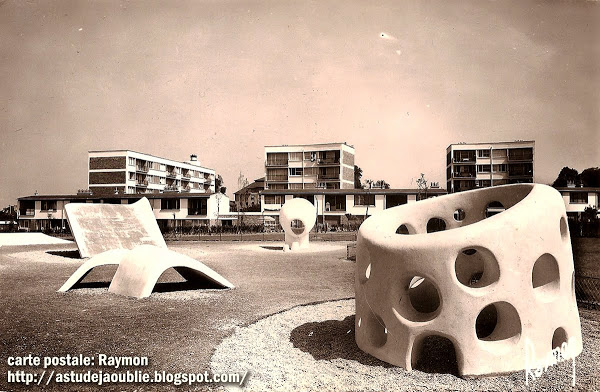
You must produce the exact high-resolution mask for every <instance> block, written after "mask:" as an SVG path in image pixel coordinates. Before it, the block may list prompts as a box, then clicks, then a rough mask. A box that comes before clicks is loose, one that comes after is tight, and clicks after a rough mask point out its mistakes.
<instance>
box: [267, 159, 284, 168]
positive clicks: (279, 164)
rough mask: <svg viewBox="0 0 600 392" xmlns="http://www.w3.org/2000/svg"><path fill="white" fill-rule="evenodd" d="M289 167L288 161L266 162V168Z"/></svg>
mask: <svg viewBox="0 0 600 392" xmlns="http://www.w3.org/2000/svg"><path fill="white" fill-rule="evenodd" d="M287 165H288V161H283V160H279V159H277V160H268V161H265V166H267V167H277V166H287Z"/></svg>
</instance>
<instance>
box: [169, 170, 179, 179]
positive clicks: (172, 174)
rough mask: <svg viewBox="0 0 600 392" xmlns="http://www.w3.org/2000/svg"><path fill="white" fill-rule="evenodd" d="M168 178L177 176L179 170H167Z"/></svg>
mask: <svg viewBox="0 0 600 392" xmlns="http://www.w3.org/2000/svg"><path fill="white" fill-rule="evenodd" d="M166 176H167V178H175V177H177V172H176V171H175V170H172V171H169V172H167V175H166Z"/></svg>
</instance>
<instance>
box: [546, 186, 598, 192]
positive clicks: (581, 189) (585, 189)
mask: <svg viewBox="0 0 600 392" xmlns="http://www.w3.org/2000/svg"><path fill="white" fill-rule="evenodd" d="M555 189H556V190H558V191H569V192H600V188H597V187H589V186H584V187H567V186H564V187H563V186H561V187H558V188H555Z"/></svg>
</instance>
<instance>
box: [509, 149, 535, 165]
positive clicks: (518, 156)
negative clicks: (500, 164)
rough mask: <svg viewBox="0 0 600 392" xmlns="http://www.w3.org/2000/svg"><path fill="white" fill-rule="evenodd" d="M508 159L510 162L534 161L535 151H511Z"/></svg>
mask: <svg viewBox="0 0 600 392" xmlns="http://www.w3.org/2000/svg"><path fill="white" fill-rule="evenodd" d="M508 160H509V161H510V162H515V161H533V152H519V151H515V152H513V151H509V153H508Z"/></svg>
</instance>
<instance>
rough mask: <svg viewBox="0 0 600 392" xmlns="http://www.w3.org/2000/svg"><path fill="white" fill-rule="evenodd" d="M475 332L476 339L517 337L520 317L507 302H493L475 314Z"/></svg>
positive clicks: (519, 330) (519, 328) (493, 339)
mask: <svg viewBox="0 0 600 392" xmlns="http://www.w3.org/2000/svg"><path fill="white" fill-rule="evenodd" d="M475 333H476V334H477V338H478V339H480V340H484V341H499V340H507V339H512V338H518V337H519V336H520V335H521V318H520V317H519V313H517V310H516V309H515V307H514V306H512V305H511V304H509V303H508V302H494V303H493V304H490V305H488V306H486V307H485V308H483V309H482V310H481V312H479V315H477V320H476V321H475Z"/></svg>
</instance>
